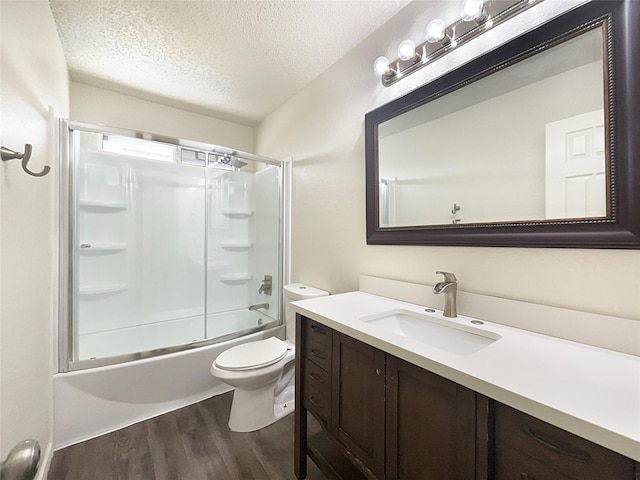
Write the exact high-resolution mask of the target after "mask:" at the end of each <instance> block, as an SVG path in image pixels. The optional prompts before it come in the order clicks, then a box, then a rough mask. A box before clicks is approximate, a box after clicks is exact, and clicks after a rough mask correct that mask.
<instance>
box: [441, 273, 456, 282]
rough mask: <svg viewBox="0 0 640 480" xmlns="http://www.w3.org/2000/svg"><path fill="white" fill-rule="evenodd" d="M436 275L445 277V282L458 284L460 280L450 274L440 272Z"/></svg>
mask: <svg viewBox="0 0 640 480" xmlns="http://www.w3.org/2000/svg"><path fill="white" fill-rule="evenodd" d="M436 275H444V281H445V282H457V281H458V279H457V278H456V276H455V275H454V274H453V273H450V272H441V271H440V270H438V271H436Z"/></svg>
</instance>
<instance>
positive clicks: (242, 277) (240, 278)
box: [220, 273, 253, 283]
mask: <svg viewBox="0 0 640 480" xmlns="http://www.w3.org/2000/svg"><path fill="white" fill-rule="evenodd" d="M252 278H253V275H252V274H250V273H225V274H223V275H220V280H221V281H223V282H227V283H238V282H246V281H249V280H251V279H252Z"/></svg>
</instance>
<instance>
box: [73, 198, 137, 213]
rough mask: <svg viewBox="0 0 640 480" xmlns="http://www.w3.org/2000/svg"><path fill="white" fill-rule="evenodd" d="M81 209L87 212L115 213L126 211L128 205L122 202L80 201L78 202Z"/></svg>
mask: <svg viewBox="0 0 640 480" xmlns="http://www.w3.org/2000/svg"><path fill="white" fill-rule="evenodd" d="M78 203H79V204H80V208H84V209H85V210H95V211H106V212H108V211H114V210H126V208H127V204H126V203H121V202H95V201H93V200H80V201H79V202H78Z"/></svg>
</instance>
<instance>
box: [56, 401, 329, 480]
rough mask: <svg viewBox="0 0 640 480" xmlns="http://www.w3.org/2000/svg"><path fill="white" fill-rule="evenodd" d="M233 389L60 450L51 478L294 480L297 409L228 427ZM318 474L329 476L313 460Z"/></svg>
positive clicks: (313, 477)
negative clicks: (257, 423)
mask: <svg viewBox="0 0 640 480" xmlns="http://www.w3.org/2000/svg"><path fill="white" fill-rule="evenodd" d="M231 399H232V393H231V392H230V393H226V394H224V395H219V396H216V397H212V398H210V399H208V400H205V401H202V402H200V403H196V404H195V405H191V406H188V407H185V408H181V409H180V410H176V411H174V412H171V413H167V414H165V415H161V416H159V417H155V418H152V419H150V420H146V421H144V422H140V423H137V424H135V425H132V426H130V427H127V428H123V429H121V430H118V431H116V432H113V433H109V434H106V435H102V436H100V437H98V438H94V439H92V440H88V441H86V442H82V443H79V444H77V445H72V446H70V447H67V448H64V449H62V450H58V451H57V452H55V454H54V456H53V460H52V462H51V468H50V470H49V476H48V479H49V480H209V479H211V480H227V479H228V480H289V479H291V480H294V479H295V476H294V474H293V438H294V436H293V419H294V416H293V415H289V416H287V417H286V418H283V419H281V420H280V421H278V422H276V423H274V424H273V425H270V426H268V427H266V428H263V429H262V430H258V431H257V432H251V433H236V432H231V431H230V430H229V427H228V426H227V421H228V419H229V410H230V408H231ZM308 470H309V475H308V478H309V479H310V480H324V478H325V477H323V476H322V474H321V473H320V471H319V470H318V469H317V467H316V466H315V465H314V464H313V462H311V461H309V468H308Z"/></svg>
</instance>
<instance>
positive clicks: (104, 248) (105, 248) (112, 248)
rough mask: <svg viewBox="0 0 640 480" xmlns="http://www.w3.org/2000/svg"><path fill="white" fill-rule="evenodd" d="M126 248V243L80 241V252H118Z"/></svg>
mask: <svg viewBox="0 0 640 480" xmlns="http://www.w3.org/2000/svg"><path fill="white" fill-rule="evenodd" d="M126 249H127V244H126V243H115V242H114V243H106V242H94V243H89V242H85V243H81V244H80V248H78V250H80V252H82V253H94V252H95V253H98V252H119V251H123V250H126Z"/></svg>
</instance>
